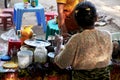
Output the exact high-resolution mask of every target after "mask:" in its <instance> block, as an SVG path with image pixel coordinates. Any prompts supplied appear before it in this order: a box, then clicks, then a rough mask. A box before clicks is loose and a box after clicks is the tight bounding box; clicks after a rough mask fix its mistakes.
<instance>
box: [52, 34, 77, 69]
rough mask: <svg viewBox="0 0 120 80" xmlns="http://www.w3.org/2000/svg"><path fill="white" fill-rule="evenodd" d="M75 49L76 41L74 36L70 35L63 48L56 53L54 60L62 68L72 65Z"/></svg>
mask: <svg viewBox="0 0 120 80" xmlns="http://www.w3.org/2000/svg"><path fill="white" fill-rule="evenodd" d="M76 49H77V42H76V38H75V36H73V37H71V39H70V40H69V41H68V43H67V44H66V45H65V48H64V49H63V50H62V51H61V52H60V53H59V54H58V55H56V57H55V59H54V61H55V63H56V64H57V65H58V66H59V67H60V68H61V69H64V68H66V67H68V66H70V65H72V63H73V60H74V57H75V54H76Z"/></svg>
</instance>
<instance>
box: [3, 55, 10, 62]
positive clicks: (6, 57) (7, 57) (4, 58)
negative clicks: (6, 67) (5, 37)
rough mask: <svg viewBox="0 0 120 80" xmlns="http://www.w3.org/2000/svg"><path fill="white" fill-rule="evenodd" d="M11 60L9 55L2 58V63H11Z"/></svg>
mask: <svg viewBox="0 0 120 80" xmlns="http://www.w3.org/2000/svg"><path fill="white" fill-rule="evenodd" d="M10 60H11V57H10V56H8V55H5V56H2V57H1V61H10Z"/></svg>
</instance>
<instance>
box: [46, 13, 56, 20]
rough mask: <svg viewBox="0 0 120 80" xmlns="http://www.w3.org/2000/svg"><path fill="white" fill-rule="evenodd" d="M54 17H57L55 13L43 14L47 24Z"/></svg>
mask: <svg viewBox="0 0 120 80" xmlns="http://www.w3.org/2000/svg"><path fill="white" fill-rule="evenodd" d="M55 16H58V14H57V13H55V12H45V17H46V22H48V21H49V20H51V19H54V17H55Z"/></svg>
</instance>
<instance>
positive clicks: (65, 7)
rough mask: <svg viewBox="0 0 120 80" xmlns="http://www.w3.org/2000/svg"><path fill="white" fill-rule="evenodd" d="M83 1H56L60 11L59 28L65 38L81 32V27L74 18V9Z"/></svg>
mask: <svg viewBox="0 0 120 80" xmlns="http://www.w3.org/2000/svg"><path fill="white" fill-rule="evenodd" d="M82 1H83V0H56V2H57V10H58V27H59V29H60V34H61V35H63V36H64V37H67V36H69V34H74V33H76V32H79V27H78V25H77V24H76V22H75V20H74V17H73V10H74V7H75V6H76V5H77V4H78V3H79V2H82Z"/></svg>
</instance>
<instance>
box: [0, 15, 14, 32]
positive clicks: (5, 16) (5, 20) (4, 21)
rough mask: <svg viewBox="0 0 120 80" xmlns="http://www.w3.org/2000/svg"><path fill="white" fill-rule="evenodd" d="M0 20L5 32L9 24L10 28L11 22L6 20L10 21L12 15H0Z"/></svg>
mask: <svg viewBox="0 0 120 80" xmlns="http://www.w3.org/2000/svg"><path fill="white" fill-rule="evenodd" d="M0 18H1V23H0V24H2V25H3V27H4V30H6V28H7V25H8V24H9V25H10V26H9V27H12V23H13V22H12V20H10V21H9V20H8V19H12V15H11V14H7V13H0Z"/></svg>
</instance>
